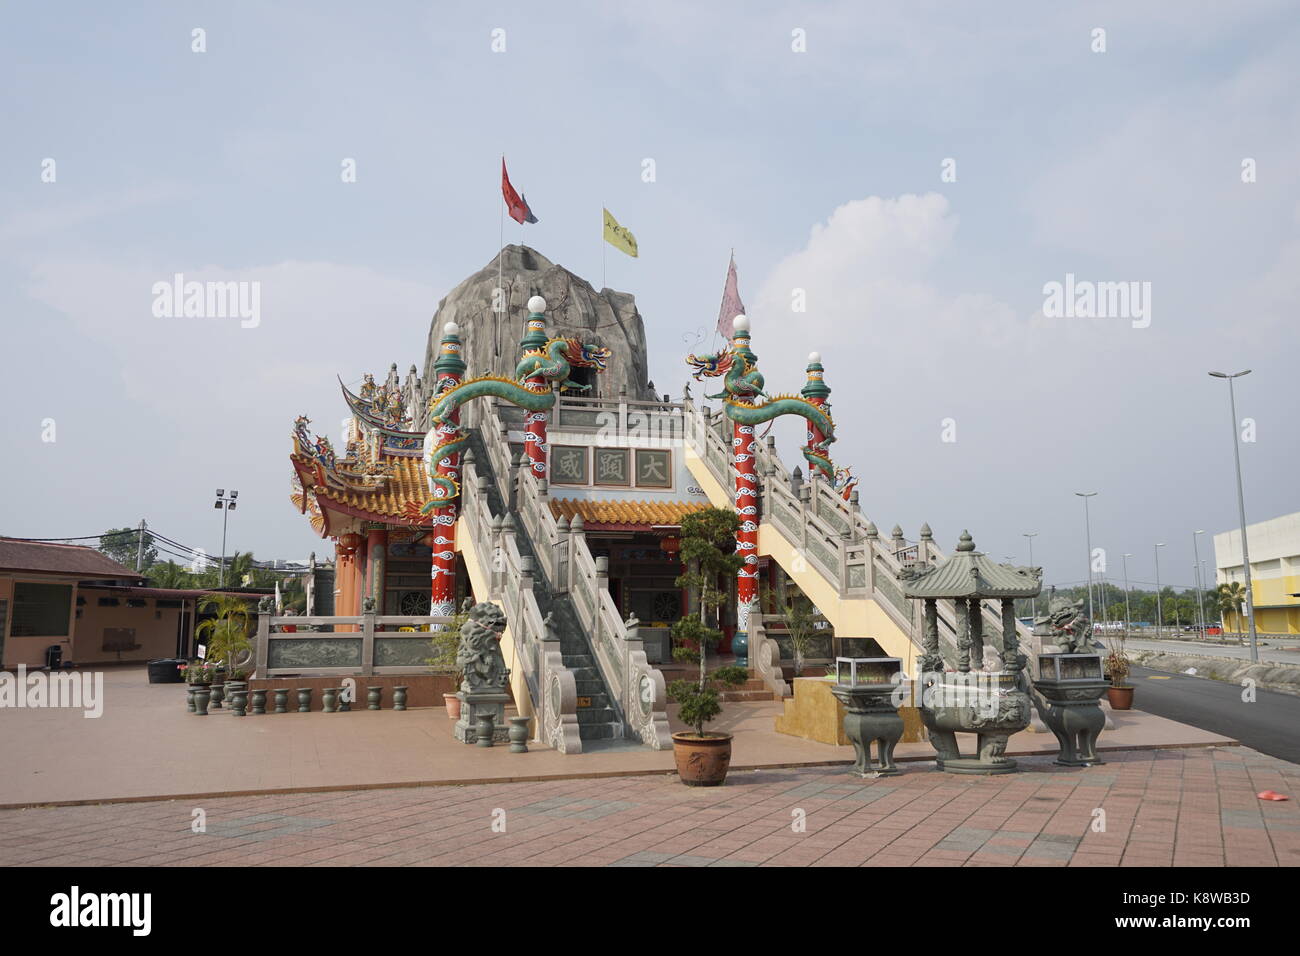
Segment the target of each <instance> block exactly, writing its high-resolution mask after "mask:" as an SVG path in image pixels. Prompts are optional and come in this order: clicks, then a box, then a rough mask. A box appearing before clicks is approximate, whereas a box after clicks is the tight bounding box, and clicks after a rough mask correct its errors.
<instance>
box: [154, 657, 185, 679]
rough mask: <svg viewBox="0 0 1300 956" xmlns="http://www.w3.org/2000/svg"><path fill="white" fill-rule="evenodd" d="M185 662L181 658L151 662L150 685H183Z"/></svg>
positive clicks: (164, 658)
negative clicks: (182, 677) (182, 673)
mask: <svg viewBox="0 0 1300 956" xmlns="http://www.w3.org/2000/svg"><path fill="white" fill-rule="evenodd" d="M184 663H185V661H183V660H181V659H180V658H179V657H162V658H159V659H158V660H154V661H150V662H149V683H151V684H179V683H181V665H182V664H184Z"/></svg>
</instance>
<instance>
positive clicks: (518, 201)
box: [501, 156, 537, 226]
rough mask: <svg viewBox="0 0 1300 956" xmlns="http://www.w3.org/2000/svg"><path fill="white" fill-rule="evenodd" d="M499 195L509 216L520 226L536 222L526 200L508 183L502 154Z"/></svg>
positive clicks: (504, 159) (508, 179)
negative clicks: (503, 200) (504, 202)
mask: <svg viewBox="0 0 1300 956" xmlns="http://www.w3.org/2000/svg"><path fill="white" fill-rule="evenodd" d="M501 197H502V198H503V199H505V201H506V207H507V210H508V212H509V213H510V218H511V219H513V220H514V221H515V222H517V223H519V224H520V225H521V226H522V225H523V224H524V223H526V222H537V217H536V216H534V215H533V211H532V210H531V209H529V208H528V200H527V199H525V198H524V197H523V196H520V195H519V193H517V192H515V187H514V186H511V185H510V177H509V176H508V175H506V158H505V157H504V156H502V157H501Z"/></svg>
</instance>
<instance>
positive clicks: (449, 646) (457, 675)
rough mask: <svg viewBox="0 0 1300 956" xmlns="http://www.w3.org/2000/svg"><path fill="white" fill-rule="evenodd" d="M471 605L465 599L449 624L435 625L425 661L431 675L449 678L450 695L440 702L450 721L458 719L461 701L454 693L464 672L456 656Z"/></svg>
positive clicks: (469, 600) (462, 678) (469, 601)
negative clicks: (430, 650) (443, 705)
mask: <svg viewBox="0 0 1300 956" xmlns="http://www.w3.org/2000/svg"><path fill="white" fill-rule="evenodd" d="M473 604H474V599H473V598H466V599H465V603H464V604H463V605H461V609H460V610H459V611H457V612H456V614H455V615H454V616H453V617H452V619H451V623H449V624H438V625H435V627H437V628H439V630H436V631H433V632H432V634H431V635H430V638H431V639H430V646H431V647H432V648H433V654H432V656H431V657H429V658H428V659H426V660H425V663H426V664H428V665H429V669H430V670H432V671H433V673H435V674H440V675H443V676H446V677H450V678H451V693H449V694H443V695H442V700H443V703H444V704H445V705H446V707H447V716H448V717H450V718H451V719H452V720H459V719H460V706H461V699H460V698H459V697H458V696H456V692H457V691H459V690H460V684H461V681H463V680H464V679H465V671H464V669H463V668H462V667H461V666H460V662H459V661H458V660H457V654H456V652H457V651H458V650H459V648H460V629H461V627H462V626H463V625H464V623H465V622H466V621H468V620H469V609H470V608H471V607H472V606H473Z"/></svg>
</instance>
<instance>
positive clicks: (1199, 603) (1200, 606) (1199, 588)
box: [1192, 529, 1207, 637]
mask: <svg viewBox="0 0 1300 956" xmlns="http://www.w3.org/2000/svg"><path fill="white" fill-rule="evenodd" d="M1202 534H1205V531H1204V530H1203V529H1202V530H1201V531H1193V532H1192V554H1193V555H1195V557H1196V564H1194V565H1193V566H1192V569H1193V570H1194V571H1195V572H1196V611H1197V613H1198V614H1200V616H1201V637H1205V626H1206V623H1207V622H1206V620H1205V601H1204V600H1202V598H1201V595H1202V593H1203V592H1204V591H1205V579H1204V578H1202V577H1201V549H1200V546H1199V545H1198V544H1197V541H1196V539H1197V536H1198V535H1202Z"/></svg>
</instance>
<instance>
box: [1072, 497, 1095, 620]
mask: <svg viewBox="0 0 1300 956" xmlns="http://www.w3.org/2000/svg"><path fill="white" fill-rule="evenodd" d="M1075 494H1076V495H1078V496H1079V497H1080V498H1082V499H1083V524H1084V530H1085V532H1086V534H1087V536H1088V538H1087V540H1088V621H1089V622H1094V623H1095V622H1096V620H1097V618H1096V617H1095V616H1094V614H1093V610H1092V517H1091V516H1090V515H1089V514H1088V499H1089V498H1095V497H1096V496H1097V492H1095V491H1076V492H1075Z"/></svg>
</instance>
